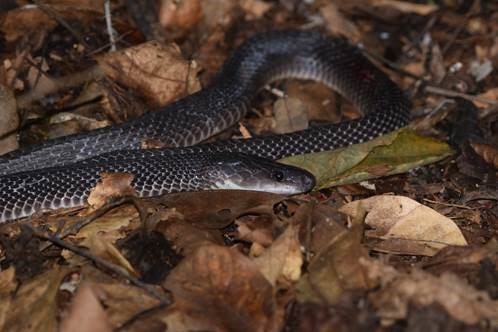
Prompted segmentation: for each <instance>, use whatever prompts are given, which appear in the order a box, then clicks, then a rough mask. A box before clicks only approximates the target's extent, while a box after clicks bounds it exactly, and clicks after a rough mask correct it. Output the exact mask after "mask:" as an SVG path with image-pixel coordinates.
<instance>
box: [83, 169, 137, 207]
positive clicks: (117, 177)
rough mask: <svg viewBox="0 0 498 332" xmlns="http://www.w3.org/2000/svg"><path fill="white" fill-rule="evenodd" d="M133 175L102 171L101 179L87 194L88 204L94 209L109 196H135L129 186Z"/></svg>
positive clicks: (101, 204) (134, 192)
mask: <svg viewBox="0 0 498 332" xmlns="http://www.w3.org/2000/svg"><path fill="white" fill-rule="evenodd" d="M134 177H135V176H134V175H133V174H129V173H102V174H101V178H102V180H101V181H100V182H99V183H97V185H96V186H95V188H93V189H92V191H91V192H90V195H89V196H88V204H90V206H92V208H94V209H98V208H99V207H101V206H103V205H105V204H106V203H108V201H109V199H110V198H113V197H119V196H137V192H136V191H135V189H134V188H133V187H132V186H131V182H132V181H133V178H134Z"/></svg>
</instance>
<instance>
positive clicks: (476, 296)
mask: <svg viewBox="0 0 498 332" xmlns="http://www.w3.org/2000/svg"><path fill="white" fill-rule="evenodd" d="M362 264H363V265H364V266H365V267H366V268H367V269H368V271H369V276H370V277H371V278H374V279H376V280H378V281H379V282H380V283H381V284H383V287H382V288H381V289H380V290H379V291H376V292H373V293H371V295H370V296H369V297H370V300H371V301H372V303H373V305H374V306H375V307H376V309H377V314H378V315H379V316H380V317H381V318H383V319H384V320H386V322H391V321H392V320H395V319H403V318H405V317H406V314H407V311H408V307H409V305H410V304H411V303H412V304H416V305H419V306H429V305H431V304H433V303H438V304H440V305H441V306H443V307H444V309H445V310H446V311H447V312H448V313H449V314H450V315H451V316H452V317H453V318H455V319H457V320H460V321H463V322H465V323H467V324H477V323H478V322H479V321H480V320H482V319H490V320H493V321H495V324H496V322H497V321H498V301H496V300H491V299H490V298H489V295H488V294H487V293H486V292H484V291H480V290H477V289H475V288H474V287H472V286H471V285H469V284H468V283H466V282H465V281H464V280H462V279H460V278H458V277H457V276H455V275H454V274H450V273H443V274H442V275H441V276H439V277H437V276H433V275H431V274H429V273H427V272H424V271H422V270H418V269H413V270H412V271H411V273H400V272H398V271H396V270H395V269H393V268H392V267H391V266H387V265H385V264H383V263H381V262H380V261H374V260H363V261H362Z"/></svg>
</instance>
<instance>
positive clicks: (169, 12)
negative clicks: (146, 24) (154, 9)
mask: <svg viewBox="0 0 498 332" xmlns="http://www.w3.org/2000/svg"><path fill="white" fill-rule="evenodd" d="M202 16H203V11H202V5H201V1H200V0H182V1H175V0H165V1H162V2H161V7H160V8H159V22H160V24H161V25H162V26H163V27H165V28H168V29H170V28H179V29H183V30H187V29H190V28H192V27H194V26H195V25H196V24H197V23H199V21H200V20H201V18H202Z"/></svg>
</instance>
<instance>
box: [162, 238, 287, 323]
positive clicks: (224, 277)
mask: <svg viewBox="0 0 498 332" xmlns="http://www.w3.org/2000/svg"><path fill="white" fill-rule="evenodd" d="M163 286H164V287H165V288H166V289H168V290H170V291H171V292H172V293H173V296H174V298H175V309H174V310H171V311H170V312H169V315H168V317H166V318H165V319H166V321H167V324H168V326H179V325H182V326H183V328H184V329H185V330H189V329H192V328H194V327H198V326H203V329H205V330H206V329H207V330H221V331H235V330H236V331H275V330H279V328H278V326H281V325H279V324H281V323H282V320H281V319H282V314H283V307H282V306H281V305H279V304H277V302H276V301H275V298H274V289H273V287H272V286H271V284H270V283H269V282H268V280H267V279H266V278H265V277H264V276H263V275H262V274H261V273H260V272H259V268H258V266H257V264H256V263H255V262H253V261H252V260H251V259H249V258H248V257H246V256H245V255H243V254H242V253H240V252H239V251H237V249H236V248H227V247H222V246H216V245H206V246H203V247H200V248H198V249H197V250H196V251H195V252H194V253H193V254H192V255H189V256H187V257H185V258H184V260H183V261H182V262H181V263H180V264H179V265H178V266H177V267H176V268H175V269H174V270H173V271H172V272H171V274H170V275H169V276H168V277H167V279H166V282H165V283H164V285H163ZM182 322H191V324H192V325H191V326H184V323H182Z"/></svg>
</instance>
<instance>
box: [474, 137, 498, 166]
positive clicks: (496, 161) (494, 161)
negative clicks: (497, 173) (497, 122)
mask: <svg viewBox="0 0 498 332" xmlns="http://www.w3.org/2000/svg"><path fill="white" fill-rule="evenodd" d="M470 146H471V147H472V149H474V151H475V152H476V153H477V154H478V155H479V156H481V157H482V159H484V160H486V162H487V163H488V164H490V165H493V166H494V167H495V168H496V169H498V149H497V148H496V147H494V146H492V145H489V144H484V143H470Z"/></svg>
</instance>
